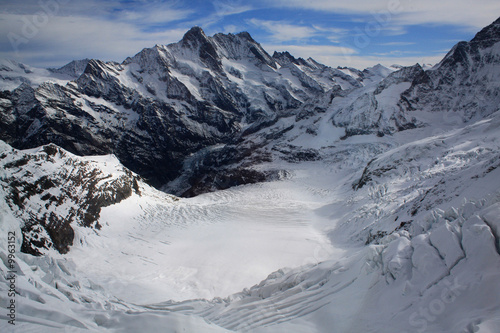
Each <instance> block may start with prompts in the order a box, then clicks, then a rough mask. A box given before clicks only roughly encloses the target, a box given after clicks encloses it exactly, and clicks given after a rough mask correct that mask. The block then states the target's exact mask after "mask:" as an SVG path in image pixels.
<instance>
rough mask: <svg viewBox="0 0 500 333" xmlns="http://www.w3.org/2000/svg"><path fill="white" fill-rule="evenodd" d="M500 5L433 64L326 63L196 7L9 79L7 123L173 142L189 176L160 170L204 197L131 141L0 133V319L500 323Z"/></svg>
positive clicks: (27, 324) (22, 129)
mask: <svg viewBox="0 0 500 333" xmlns="http://www.w3.org/2000/svg"><path fill="white" fill-rule="evenodd" d="M498 22H499V21H496V22H495V23H493V24H492V25H491V26H489V27H487V28H485V29H484V30H482V31H481V32H480V33H478V34H477V36H476V37H475V38H474V39H473V40H472V41H471V42H464V43H460V44H458V45H457V46H456V47H455V48H454V49H453V50H452V51H451V52H450V54H448V55H447V57H446V58H445V59H444V60H443V61H442V62H441V63H440V64H438V65H437V66H436V67H434V68H433V69H430V70H424V69H423V68H422V67H420V66H419V65H415V66H412V67H403V68H400V69H399V70H397V71H392V70H389V69H386V68H384V67H382V66H375V67H372V68H370V69H366V70H364V71H358V70H355V69H349V68H337V69H331V68H326V67H324V66H322V65H320V64H317V63H316V62H314V61H313V60H311V59H308V60H304V59H296V58H294V57H293V56H291V55H289V54H287V53H275V54H274V55H273V56H272V57H271V56H270V55H269V54H267V53H265V51H263V49H262V48H260V46H259V45H258V44H257V43H256V42H255V41H254V40H253V39H251V37H250V36H249V35H248V34H245V33H241V34H238V35H222V34H219V35H215V36H213V37H208V36H206V35H205V34H204V33H203V31H202V30H201V29H199V28H194V29H192V30H190V31H189V32H188V33H187V34H186V36H185V37H184V38H183V40H181V41H180V42H179V43H176V44H172V45H168V46H156V47H154V48H152V49H145V50H143V51H142V52H141V53H139V54H138V55H137V56H136V57H134V58H129V59H127V60H126V61H125V62H124V63H121V64H118V63H113V62H108V63H104V62H101V61H97V60H91V61H89V62H88V64H87V66H86V68H85V71H84V73H83V74H82V75H81V76H79V77H78V79H77V80H75V81H73V82H70V83H68V84H66V85H65V86H62V85H58V84H53V83H43V84H40V85H39V86H36V87H33V86H32V85H30V84H28V83H24V84H23V85H21V86H20V87H18V88H17V89H15V90H13V91H7V92H5V91H4V92H2V96H1V97H2V100H1V101H2V107H3V111H2V113H1V116H2V123H1V124H2V126H3V127H2V128H1V129H2V131H3V132H2V133H4V134H3V135H4V136H5V137H6V138H9V140H21V141H22V138H21V137H20V135H19V133H22V134H23V136H25V137H26V138H29V140H30V142H31V143H33V144H35V143H36V142H38V141H37V140H40V141H39V143H38V144H40V145H41V144H42V143H43V140H44V139H43V137H44V135H46V138H51V140H53V141H54V142H55V143H61V145H68V146H69V147H73V148H72V149H80V150H81V151H84V150H85V151H86V152H87V153H89V154H90V153H94V154H95V153H97V152H99V153H105V152H108V151H113V152H120V154H129V155H120V156H122V157H123V156H129V157H130V158H131V160H133V161H141V163H144V164H142V166H141V167H142V168H144V170H146V169H147V167H148V165H151V163H153V162H154V163H157V164H158V163H159V162H158V161H162V162H165V164H163V165H161V166H158V169H156V170H153V171H152V172H153V173H155V174H160V173H161V172H162V170H163V171H165V170H166V169H165V168H167V169H168V168H171V169H172V170H171V171H170V172H172V173H171V174H170V175H169V176H168V177H165V180H171V179H174V178H175V177H177V176H178V175H180V176H179V177H178V178H175V179H174V180H173V181H171V182H169V183H168V184H167V185H166V186H165V187H164V189H167V190H168V191H172V192H175V193H182V194H184V195H186V196H194V195H197V196H195V197H193V198H178V197H174V196H172V195H169V194H165V193H164V192H160V191H158V190H156V189H154V188H152V187H150V186H149V185H147V184H146V183H145V182H144V180H143V178H141V177H139V176H137V175H136V174H135V173H133V172H131V171H129V170H128V169H127V168H125V167H124V166H123V165H122V164H121V162H120V160H119V158H120V156H118V155H119V154H117V157H118V158H115V157H113V156H112V155H105V156H98V157H96V156H86V157H81V156H76V155H73V154H71V153H69V152H67V151H65V150H64V149H62V148H60V147H58V146H56V145H54V144H51V145H41V147H39V148H33V149H28V150H17V149H13V148H11V147H10V146H9V145H8V144H2V146H1V147H0V149H1V150H0V164H2V169H1V170H2V171H1V177H0V185H1V187H0V199H1V200H0V218H1V221H0V231H1V232H2V235H3V236H2V237H3V238H2V241H1V242H0V258H1V262H0V271H1V273H2V274H0V304H1V306H2V308H6V307H7V305H8V304H10V302H11V299H13V298H14V299H15V301H16V304H17V307H16V311H17V312H16V326H15V327H14V326H12V325H10V324H9V323H8V321H7V319H8V318H7V317H1V320H0V330H2V331H4V330H9V331H14V332H67V331H72V332H80V331H82V332H84V331H96V332H137V331H144V332H155V331H166V332H177V331H190V332H205V331H206V332H211V331H213V332H227V331H251V332H332V331H334V332H341V333H342V332H346V333H347V332H449V333H452V332H453V333H455V332H467V333H468V332H482V333H493V332H498V331H500V301H499V300H498V294H499V292H500V290H499V286H498V280H499V278H500V260H499V259H500V241H499V240H500V234H499V233H500V192H499V189H500V167H499V166H500V162H499V161H500V130H499V129H500V111H499V110H498V103H497V92H498V85H497V83H498V81H497V77H496V73H497V72H496V69H497V67H498V54H499V53H498V52H499V50H498V45H499V43H498ZM459 55H461V56H459ZM450 59H451V60H450ZM453 59H455V60H457V61H455V62H453V61H452V60H453ZM464 61H465V62H464ZM464 64H467V65H464ZM486 72H488V73H489V74H487V73H486ZM344 75H348V77H346V76H344ZM239 76H241V77H240V78H239V79H237V78H238V77H239ZM349 78H350V79H349ZM426 78H428V80H427V79H426ZM433 80H437V81H433ZM436 82H441V83H440V84H439V85H434V83H436ZM461 82H464V83H463V84H462V83H461ZM431 83H432V84H431ZM148 87H149V89H148ZM483 88H484V89H486V90H484V89H483ZM480 91H481V92H483V91H487V94H486V96H488V98H486V99H481V98H479V97H480V96H481V95H478V94H477V93H478V92H480ZM452 92H458V93H459V94H461V98H460V99H458V98H450V96H452V95H450V94H451V93H452ZM259 96H260V97H259ZM262 96H264V97H262ZM482 96H485V95H482ZM315 99H316V100H315ZM472 100H474V101H476V102H475V103H472V104H471V103H470V101H472ZM313 101H315V102H314V103H313ZM441 101H442V103H441ZM462 102H463V103H462ZM212 111H213V112H212ZM252 115H255V116H256V118H255V119H254V118H252V117H253V116H252ZM37 117H38V118H37ZM35 119H38V120H37V121H35ZM58 119H65V121H62V122H59V121H58ZM104 125H105V126H104ZM124 129H126V130H124ZM161 132H163V133H169V135H170V136H161V135H158V134H159V133H161ZM40 133H44V134H43V135H40ZM172 133H173V134H172ZM361 134H362V135H361ZM37 138H38V139H37ZM58 140H60V141H58ZM169 140H170V141H169ZM103 142H105V144H103ZM115 145H117V146H115ZM145 147H146V148H145ZM165 147H170V148H171V147H176V148H175V149H177V150H175V149H174V150H171V151H170V153H171V155H168V154H167V155H161V154H160V151H161V149H163V148H165ZM170 148H169V149H170ZM115 149H116V150H115ZM174 153H175V154H174ZM162 154H163V153H162ZM159 155H161V156H159ZM136 167H138V166H137V165H136ZM162 168H163V169H162ZM174 168H175V170H173V169H174ZM141 170H142V169H141ZM261 180H262V181H263V180H266V181H267V182H263V183H257V184H248V185H243V186H236V185H239V184H241V183H252V182H255V181H261ZM220 188H227V189H226V190H224V191H217V189H220ZM207 192H210V193H207ZM89 213H90V215H88V214H89ZM69 230H71V232H69ZM59 231H61V232H59ZM9 233H15V237H14V242H13V243H10V245H11V248H12V247H14V248H15V249H16V251H15V256H16V261H17V263H15V264H14V263H12V262H9V247H8V241H7V236H8V235H12V234H9ZM70 234H71V237H70V238H71V242H69V241H68V240H69V238H68V237H66V236H68V235H70ZM61 236H63V237H61ZM21 249H24V250H25V252H29V253H35V254H41V255H40V256H38V257H37V256H33V255H31V254H27V253H21V252H20V250H21ZM26 249H28V250H26ZM68 249H69V251H68ZM9 270H15V278H14V280H15V282H12V278H11V277H12V273H9V272H8V271H9ZM9 275H10V277H9ZM12 283H14V284H15V288H16V290H17V293H16V295H15V296H8V295H9V294H8V291H9V288H11V286H10V285H11V284H12ZM6 295H7V296H6Z"/></svg>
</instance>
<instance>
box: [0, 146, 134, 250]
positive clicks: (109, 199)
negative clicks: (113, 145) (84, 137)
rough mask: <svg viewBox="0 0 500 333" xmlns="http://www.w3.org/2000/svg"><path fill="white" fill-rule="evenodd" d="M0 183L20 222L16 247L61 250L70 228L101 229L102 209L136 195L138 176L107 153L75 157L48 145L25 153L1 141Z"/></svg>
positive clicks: (69, 241) (71, 236) (70, 240)
mask: <svg viewBox="0 0 500 333" xmlns="http://www.w3.org/2000/svg"><path fill="white" fill-rule="evenodd" d="M0 165H1V168H2V170H3V172H2V175H1V177H0V184H1V186H2V187H3V189H4V191H5V192H6V201H7V203H8V205H9V206H10V208H11V209H12V211H13V212H14V213H15V214H16V215H17V216H18V217H19V218H20V219H21V220H23V222H24V226H23V228H22V232H23V244H22V248H21V251H22V252H25V253H30V254H33V255H40V254H42V253H44V252H45V251H46V250H47V249H49V248H51V247H53V248H55V249H56V250H58V251H59V252H61V253H66V252H67V251H68V250H69V247H70V246H71V245H72V244H73V241H74V237H75V231H74V227H75V226H82V227H90V228H94V229H96V230H98V229H100V228H101V225H99V222H98V219H99V214H100V211H101V208H102V207H106V206H109V205H112V204H114V203H118V202H120V201H122V200H124V199H126V198H128V197H130V196H131V195H132V193H136V194H140V189H139V182H140V179H139V177H138V176H136V175H134V174H133V173H132V172H131V171H129V170H128V169H125V168H123V167H121V166H120V164H119V162H118V161H117V160H116V158H114V157H112V156H102V157H96V158H91V157H78V156H74V155H73V154H71V153H68V152H66V151H64V150H63V149H61V148H59V147H57V146H56V145H53V144H50V145H46V146H42V147H40V148H39V149H36V150H31V151H19V150H15V149H12V148H11V147H9V146H8V145H6V144H5V143H3V142H1V147H0Z"/></svg>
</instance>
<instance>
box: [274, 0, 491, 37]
mask: <svg viewBox="0 0 500 333" xmlns="http://www.w3.org/2000/svg"><path fill="white" fill-rule="evenodd" d="M271 3H273V4H274V5H275V6H280V7H292V8H302V9H312V10H319V11H329V12H334V13H341V14H359V15H367V16H370V17H371V18H370V19H376V20H377V19H382V20H390V21H391V24H394V25H403V26H407V25H418V24H438V25H439V24H452V25H458V26H463V27H467V28H468V29H470V30H472V31H476V30H477V29H479V28H482V27H484V26H486V25H488V24H490V23H491V22H493V21H494V20H495V19H497V18H498V15H499V13H500V1H498V0H477V1H474V2H472V1H470V0H440V1H435V0H418V1H415V0H357V1H344V0H315V1H303V0H275V1H273V2H271Z"/></svg>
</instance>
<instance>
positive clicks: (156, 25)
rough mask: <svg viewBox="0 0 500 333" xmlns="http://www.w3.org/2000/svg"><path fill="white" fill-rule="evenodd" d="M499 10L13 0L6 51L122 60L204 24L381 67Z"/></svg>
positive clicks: (22, 56)
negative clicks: (387, 57) (395, 56)
mask: <svg viewBox="0 0 500 333" xmlns="http://www.w3.org/2000/svg"><path fill="white" fill-rule="evenodd" d="M499 13H500V2H498V1H497V0H495V1H493V0H478V1H476V2H474V3H471V2H470V1H465V0H453V1H452V0H444V1H441V2H435V1H432V2H431V1H430V0H420V1H414V0H413V1H410V0H390V1H388V0H382V1H379V0H359V1H349V2H347V1H337V0H317V1H310V2H303V1H299V0H286V1H285V0H266V1H264V0H255V1H252V2H248V1H243V0H231V1H230V0H214V1H206V0H190V1H187V0H171V1H149V0H127V1H118V0H88V1H77V0H65V1H62V0H41V1H40V0H17V1H11V2H5V1H4V2H3V3H1V4H0V31H1V32H2V33H0V57H4V58H11V59H14V60H18V61H21V62H26V63H28V64H30V65H34V66H62V65H64V64H65V63H67V62H69V61H71V60H73V59H79V58H99V59H103V60H116V61H121V60H123V59H125V58H126V57H127V56H132V55H134V54H135V53H136V52H138V51H140V50H141V49H142V48H144V47H151V46H153V45H155V44H169V43H173V42H177V41H178V40H180V39H181V38H182V36H183V34H184V33H185V32H186V31H187V30H189V28H191V27H192V26H194V25H197V26H200V27H202V28H203V29H204V30H205V32H206V33H207V34H208V35H212V34H215V33H218V32H224V33H237V32H240V31H248V32H249V33H250V34H251V35H252V36H253V37H254V39H255V40H257V41H258V42H261V43H263V44H266V45H267V46H270V45H274V46H276V49H279V50H288V51H289V52H291V53H292V54H294V53H295V54H294V55H295V56H300V57H306V58H307V57H312V58H315V59H316V60H318V61H320V62H324V63H326V64H329V65H331V64H336V65H342V63H341V60H342V59H343V57H344V55H345V54H349V55H351V57H350V60H351V61H352V60H353V59H356V63H358V64H360V63H369V62H372V64H374V63H377V62H380V61H377V60H376V59H375V57H374V55H375V54H377V55H378V56H379V57H384V56H385V55H390V54H391V52H395V50H394V48H396V47H397V49H398V50H401V52H415V51H419V52H420V53H422V54H428V55H429V56H432V57H436V53H435V50H446V49H449V48H451V47H452V46H453V44H455V42H456V41H459V40H467V39H470V38H472V37H473V34H474V32H477V31H478V30H479V29H480V28H482V27H484V26H486V25H488V24H489V23H491V22H492V21H494V20H495V19H496V18H497V17H496V16H497V15H498V14H499ZM342 50H343V51H342ZM272 51H273V50H272ZM306 52H309V54H307V53H306ZM339 52H340V53H339ZM407 54H409V53H400V54H399V57H400V59H401V61H400V62H399V63H401V64H408V63H407V62H406V61H410V60H411V61H413V60H414V58H411V59H410V58H409V57H405V55H407ZM332 59H334V60H332ZM337 59H341V60H339V61H338V62H337ZM362 59H364V60H365V61H362ZM373 62H374V63H373Z"/></svg>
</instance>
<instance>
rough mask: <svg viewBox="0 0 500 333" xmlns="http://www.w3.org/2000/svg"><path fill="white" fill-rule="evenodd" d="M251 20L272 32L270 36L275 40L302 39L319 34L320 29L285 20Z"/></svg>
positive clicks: (252, 22)
mask: <svg viewBox="0 0 500 333" xmlns="http://www.w3.org/2000/svg"><path fill="white" fill-rule="evenodd" d="M249 22H250V23H251V24H253V25H255V26H257V27H260V28H262V29H264V30H266V31H268V32H269V33H270V36H269V38H270V39H271V40H272V41H274V42H288V41H300V40H304V39H307V38H311V37H313V36H316V35H317V34H318V31H317V30H316V29H314V28H311V27H306V26H301V25H293V24H290V23H288V22H283V21H267V20H259V19H250V20H249Z"/></svg>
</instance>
